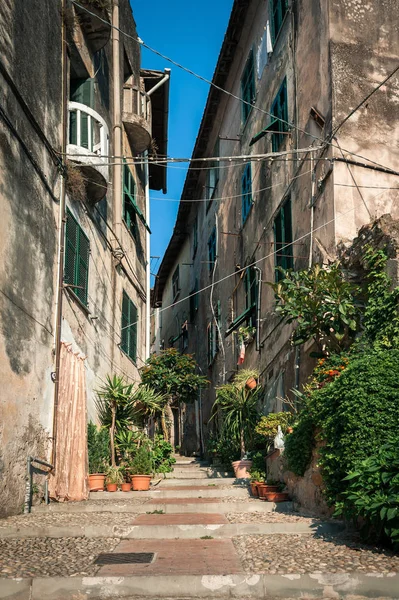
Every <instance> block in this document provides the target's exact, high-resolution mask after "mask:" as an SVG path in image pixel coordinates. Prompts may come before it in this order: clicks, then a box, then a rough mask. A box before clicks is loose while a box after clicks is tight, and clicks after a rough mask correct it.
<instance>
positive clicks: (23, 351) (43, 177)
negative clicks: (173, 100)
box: [0, 0, 147, 516]
mask: <svg viewBox="0 0 399 600" xmlns="http://www.w3.org/2000/svg"><path fill="white" fill-rule="evenodd" d="M120 13H121V22H123V29H124V30H125V31H127V32H128V33H129V35H131V36H132V37H136V28H135V23H134V19H133V16H132V13H131V8H130V4H129V1H128V0H121V1H120ZM64 16H65V19H66V21H67V22H68V48H69V58H70V60H69V63H68V86H69V85H70V81H71V79H74V78H86V77H95V84H94V101H93V109H94V110H95V111H96V112H97V113H98V114H99V115H100V116H101V117H102V118H103V119H104V120H105V122H106V123H107V126H108V129H109V133H110V154H112V153H113V150H112V124H113V117H112V115H113V104H112V97H113V85H114V82H113V78H112V47H111V42H110V41H108V43H107V44H106V45H105V47H104V48H103V49H101V50H99V51H98V52H95V53H93V51H92V49H91V46H90V43H89V41H88V39H87V37H86V34H85V33H84V31H83V29H82V27H81V24H80V21H79V19H78V18H77V16H76V14H75V13H74V8H73V7H72V5H71V4H70V3H68V14H67V15H64ZM61 29H62V14H61V2H54V1H52V0H51V1H50V0H45V1H43V0H30V1H29V3H28V2H26V1H24V0H7V2H2V3H1V6H0V57H1V58H0V60H1V65H2V69H4V70H5V72H6V74H5V75H4V74H2V70H0V106H1V112H0V211H1V218H0V385H1V389H2V394H1V396H0V516H2V515H4V514H12V513H17V512H20V510H21V507H22V504H23V500H24V491H25V472H26V459H27V456H28V455H32V456H36V457H38V458H42V459H44V460H49V457H50V451H51V436H52V421H53V403H54V383H53V381H52V377H51V375H52V372H53V371H54V370H55V367H54V323H55V311H56V291H57V288H56V278H57V258H58V250H59V249H58V234H59V232H58V223H59V198H60V173H59V170H58V169H57V166H56V165H55V164H54V160H53V157H52V156H51V154H50V152H49V151H48V149H46V147H45V145H44V143H43V139H41V137H40V135H38V133H37V129H38V128H39V129H40V130H41V131H42V132H43V134H44V135H45V136H46V137H47V139H48V140H49V143H50V144H51V145H52V147H53V148H54V149H55V150H57V151H60V150H61V147H62V146H61V121H62V115H61V106H62V102H61V99H62V81H61V47H62V46H61ZM38 40H40V43H38ZM120 54H121V62H120V65H119V68H120V73H121V84H122V86H123V82H124V81H125V78H126V77H127V75H129V76H132V77H133V78H134V80H135V81H136V82H137V83H139V81H140V72H139V70H140V48H139V46H138V45H137V44H136V43H135V42H134V41H133V40H129V39H128V38H122V39H121V53H120ZM7 78H9V79H10V80H11V83H10V81H8V79H7ZM13 85H14V86H15V88H16V90H17V91H15V89H14V88H13ZM120 94H121V98H122V94H123V90H122V87H121V90H120ZM19 95H20V96H21V97H22V100H21V98H20V97H19ZM23 102H25V103H26V106H27V107H28V110H29V111H30V113H31V115H32V116H29V115H27V110H24V105H23ZM34 121H35V122H36V125H35V123H34ZM130 141H131V140H129V139H128V138H127V136H126V133H125V132H123V155H125V156H127V157H132V151H131V148H130ZM131 170H132V174H133V177H134V179H135V181H136V196H137V205H138V206H139V208H140V210H141V212H142V214H144V215H145V198H144V195H145V194H144V174H143V168H142V167H140V166H134V165H132V166H131ZM106 183H107V185H108V192H107V196H106V197H105V198H104V199H103V200H101V201H100V202H99V203H98V204H97V205H93V204H91V203H90V198H89V196H86V199H85V201H84V202H82V201H80V200H77V199H76V198H74V197H73V195H71V194H70V195H67V200H66V202H67V207H68V209H69V210H70V212H71V213H72V214H73V215H74V217H75V218H76V220H77V221H78V223H79V225H80V227H81V228H82V230H83V231H84V233H85V234H86V235H87V237H88V239H89V243H90V258H89V281H88V305H87V306H84V305H83V304H82V303H81V302H79V300H78V299H77V297H76V296H75V295H74V294H73V293H72V292H71V290H70V289H68V288H66V289H65V290H64V293H63V314H62V333H61V339H62V340H63V341H68V342H71V343H72V344H73V347H74V349H75V350H76V351H79V352H82V353H83V354H84V355H85V356H86V361H85V368H86V386H87V398H88V404H87V411H88V419H91V420H93V421H97V415H96V410H95V404H94V399H95V390H96V389H97V388H98V387H99V385H100V381H101V380H102V379H104V378H105V376H106V375H107V374H123V375H124V376H125V377H126V378H128V379H129V380H130V381H138V380H139V373H138V368H139V367H140V366H141V365H142V364H143V361H144V359H145V305H146V296H145V293H146V292H145V269H146V261H147V257H146V256H145V228H144V225H143V224H142V223H141V221H138V235H137V239H136V240H134V239H133V237H132V235H131V234H130V232H129V231H128V229H127V227H126V225H125V224H124V223H120V224H119V226H120V229H119V236H118V241H117V242H116V240H115V233H114V232H113V231H112V227H113V205H112V189H113V181H112V168H109V178H108V181H107V182H106ZM120 202H121V203H122V198H121V199H120ZM97 209H98V210H97ZM99 213H101V215H100V214H99ZM118 246H119V248H121V249H122V250H123V252H124V256H123V258H122V260H121V259H120V256H119V258H118V256H115V255H113V253H112V251H113V250H114V249H115V248H117V247H118ZM123 291H126V292H127V294H128V295H129V297H130V298H131V300H132V301H133V302H134V304H135V305H136V307H137V309H138V326H137V361H136V363H133V361H132V360H131V359H130V358H129V357H128V356H127V355H126V354H125V353H124V352H123V351H122V350H121V348H120V342H121V305H122V294H123ZM40 481H43V478H42V479H41V480H40Z"/></svg>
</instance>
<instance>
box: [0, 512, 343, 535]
mask: <svg viewBox="0 0 399 600" xmlns="http://www.w3.org/2000/svg"><path fill="white" fill-rule="evenodd" d="M132 518H133V517H132ZM343 528H344V526H343V525H342V524H341V523H328V522H326V523H316V522H315V523H314V524H308V523H226V524H201V525H191V524H186V525H184V524H182V525H140V524H137V525H134V524H133V523H132V524H131V525H102V526H100V525H73V526H69V525H47V526H46V525H44V526H40V527H19V526H14V527H7V528H1V529H0V539H10V538H14V539H15V538H17V539H23V538H33V537H35V538H36V537H37V538H63V537H87V538H109V537H117V538H121V539H142V540H151V539H159V540H161V539H197V538H201V537H203V536H205V535H206V536H210V537H212V538H214V539H221V538H232V537H235V536H237V535H255V534H256V535H273V534H280V535H298V534H301V535H312V534H315V533H317V534H318V535H319V534H326V533H337V532H339V531H342V529H343Z"/></svg>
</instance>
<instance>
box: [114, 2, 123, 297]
mask: <svg viewBox="0 0 399 600" xmlns="http://www.w3.org/2000/svg"><path fill="white" fill-rule="evenodd" d="M118 29H119V0H113V5H112V69H113V80H114V81H113V103H114V114H113V146H114V147H113V155H114V156H122V122H121V112H122V107H121V78H120V40H119V31H118ZM112 184H113V195H112V202H113V228H114V231H115V233H116V237H117V238H118V239H121V231H120V229H121V225H122V164H121V161H116V162H115V164H114V167H113V182H112ZM115 241H116V240H115ZM114 289H115V288H114ZM114 294H115V292H114Z"/></svg>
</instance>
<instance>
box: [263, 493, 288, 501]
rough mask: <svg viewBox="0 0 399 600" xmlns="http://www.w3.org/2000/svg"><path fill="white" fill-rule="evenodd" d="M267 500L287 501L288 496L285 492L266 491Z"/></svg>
mask: <svg viewBox="0 0 399 600" xmlns="http://www.w3.org/2000/svg"><path fill="white" fill-rule="evenodd" d="M265 496H266V500H267V502H287V500H289V496H288V494H287V492H266V494H265Z"/></svg>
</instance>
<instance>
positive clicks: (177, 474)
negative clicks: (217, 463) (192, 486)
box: [166, 469, 231, 479]
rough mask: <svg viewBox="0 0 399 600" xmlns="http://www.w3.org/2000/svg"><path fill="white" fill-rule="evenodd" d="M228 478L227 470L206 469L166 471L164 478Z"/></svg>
mask: <svg viewBox="0 0 399 600" xmlns="http://www.w3.org/2000/svg"><path fill="white" fill-rule="evenodd" d="M225 477H228V478H230V477H231V473H230V472H229V471H217V472H215V471H208V470H194V469H190V470H186V471H185V470H183V469H182V470H176V471H173V473H166V479H223V478H225Z"/></svg>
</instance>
